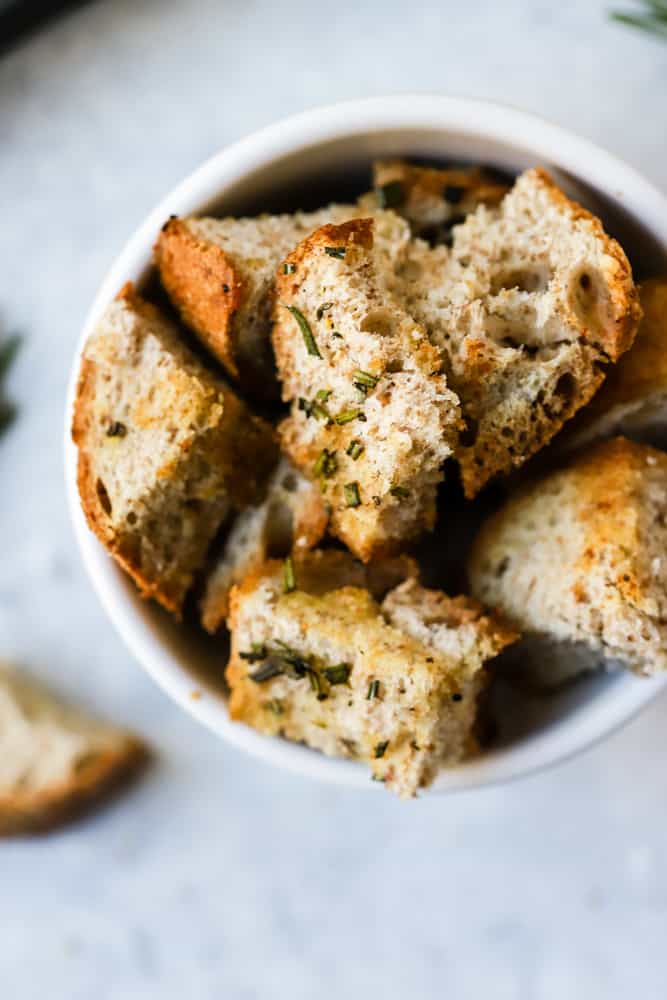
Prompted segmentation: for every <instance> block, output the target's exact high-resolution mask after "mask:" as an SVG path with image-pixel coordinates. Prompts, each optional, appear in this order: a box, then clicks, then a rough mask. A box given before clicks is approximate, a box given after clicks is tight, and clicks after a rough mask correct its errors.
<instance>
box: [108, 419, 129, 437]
mask: <svg viewBox="0 0 667 1000" xmlns="http://www.w3.org/2000/svg"><path fill="white" fill-rule="evenodd" d="M126 434H127V427H126V426H125V424H121V422H120V420H112V421H111V423H110V424H109V426H108V427H107V437H108V438H113V437H121V438H123V437H125V435H126Z"/></svg>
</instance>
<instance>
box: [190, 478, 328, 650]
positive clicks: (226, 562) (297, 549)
mask: <svg viewBox="0 0 667 1000" xmlns="http://www.w3.org/2000/svg"><path fill="white" fill-rule="evenodd" d="M328 521H329V512H328V510H327V507H326V504H325V502H324V499H323V497H322V492H321V490H320V488H319V485H318V484H317V483H313V482H311V481H310V480H309V479H306V478H305V477H304V476H302V475H301V473H300V472H299V471H298V470H297V469H295V468H294V466H292V465H291V463H290V462H288V461H287V459H282V461H281V462H280V463H279V464H278V466H277V467H276V469H275V472H274V473H273V475H272V476H271V479H270V480H269V484H268V487H267V491H266V497H265V498H264V500H263V501H262V502H261V503H260V504H259V505H257V506H253V507H247V508H246V510H244V511H242V512H241V513H240V514H239V515H238V516H237V518H236V520H235V521H234V523H233V524H232V527H231V529H230V531H229V535H228V536H227V539H226V541H225V547H224V550H223V552H222V555H221V558H220V560H219V561H218V563H217V565H216V566H215V567H214V569H213V570H212V572H211V573H210V575H209V577H208V580H207V583H206V590H205V593H204V597H203V599H202V604H201V615H202V625H203V626H204V628H205V629H206V630H207V632H217V630H218V629H219V628H220V626H221V625H223V624H224V622H225V619H226V618H227V613H228V598H229V591H230V589H231V587H232V585H233V584H235V583H239V582H240V581H241V580H242V579H243V577H244V576H246V575H247V574H248V573H250V572H252V571H253V570H255V569H257V568H258V567H259V566H261V565H262V563H265V562H266V561H267V560H269V559H278V558H281V557H282V556H287V555H289V553H290V552H294V554H295V556H296V557H298V556H299V555H300V554H301V553H303V552H307V551H308V550H309V549H312V548H313V547H314V546H315V545H317V543H318V542H319V541H320V540H321V538H322V537H323V535H324V533H325V531H326V530H327V524H328Z"/></svg>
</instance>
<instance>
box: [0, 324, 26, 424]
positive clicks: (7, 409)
mask: <svg viewBox="0 0 667 1000" xmlns="http://www.w3.org/2000/svg"><path fill="white" fill-rule="evenodd" d="M20 346H21V338H20V337H9V338H8V339H7V340H6V341H5V342H4V343H3V344H1V345H0V434H1V433H2V432H3V431H5V430H6V429H7V428H8V427H9V425H10V424H11V423H12V422H13V420H14V418H15V417H16V412H17V411H16V407H15V406H14V404H13V403H10V402H9V401H8V400H6V399H3V398H2V384H1V380H2V378H3V377H4V376H5V375H6V374H7V372H8V371H9V367H10V365H11V363H12V361H13V360H14V358H15V357H16V354H17V352H18V349H19V347H20Z"/></svg>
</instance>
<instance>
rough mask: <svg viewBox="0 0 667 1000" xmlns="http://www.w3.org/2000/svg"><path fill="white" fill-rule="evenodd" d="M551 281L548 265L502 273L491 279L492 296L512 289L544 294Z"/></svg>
mask: <svg viewBox="0 0 667 1000" xmlns="http://www.w3.org/2000/svg"><path fill="white" fill-rule="evenodd" d="M550 280H551V271H550V269H549V268H548V267H547V266H546V265H541V266H538V267H520V268H514V269H513V270H510V271H500V272H499V273H498V274H496V275H494V276H493V277H492V279H491V294H492V295H497V294H498V293H499V292H502V291H505V290H507V289H511V288H518V289H519V291H520V292H543V291H544V290H545V289H546V288H547V287H548V285H549V282H550Z"/></svg>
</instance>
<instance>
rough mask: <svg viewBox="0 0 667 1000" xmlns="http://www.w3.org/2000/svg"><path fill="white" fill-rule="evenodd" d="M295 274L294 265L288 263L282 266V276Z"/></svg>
mask: <svg viewBox="0 0 667 1000" xmlns="http://www.w3.org/2000/svg"><path fill="white" fill-rule="evenodd" d="M295 273H296V264H292V263H289V262H288V263H286V264H283V274H295Z"/></svg>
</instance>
